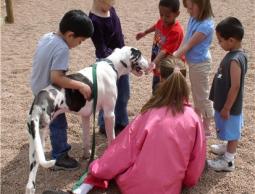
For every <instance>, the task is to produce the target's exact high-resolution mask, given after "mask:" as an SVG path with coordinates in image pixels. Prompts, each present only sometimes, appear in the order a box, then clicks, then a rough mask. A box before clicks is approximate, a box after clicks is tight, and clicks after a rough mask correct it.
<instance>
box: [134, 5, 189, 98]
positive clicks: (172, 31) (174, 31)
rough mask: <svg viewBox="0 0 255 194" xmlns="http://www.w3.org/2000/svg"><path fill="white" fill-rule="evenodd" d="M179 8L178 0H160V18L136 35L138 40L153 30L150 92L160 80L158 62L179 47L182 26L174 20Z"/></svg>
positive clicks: (153, 90) (181, 37)
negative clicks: (152, 68) (152, 67)
mask: <svg viewBox="0 0 255 194" xmlns="http://www.w3.org/2000/svg"><path fill="white" fill-rule="evenodd" d="M179 8H180V2H179V0H160V1H159V14H160V19H159V20H158V21H157V23H156V24H154V25H153V26H152V27H150V28H148V29H147V30H145V31H144V32H139V33H138V34H137V35H136V39H137V40H139V39H141V38H142V37H144V36H146V35H147V34H149V33H151V32H155V35H154V40H153V45H152V53H151V65H152V66H154V70H153V80H152V93H154V92H155V89H156V86H157V84H158V83H159V81H160V78H159V76H160V73H159V68H158V65H159V62H160V61H161V59H163V58H164V57H165V56H167V55H169V54H171V55H172V54H173V52H174V51H176V50H177V49H178V48H179V46H180V44H181V42H182V40H183V37H184V31H183V28H182V26H181V25H180V23H179V22H178V21H177V20H176V18H177V17H178V16H179V14H180V11H179ZM183 60H184V58H183Z"/></svg>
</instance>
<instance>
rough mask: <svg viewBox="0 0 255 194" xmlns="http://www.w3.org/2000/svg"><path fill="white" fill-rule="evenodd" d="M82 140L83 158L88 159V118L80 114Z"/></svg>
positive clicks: (89, 151)
mask: <svg viewBox="0 0 255 194" xmlns="http://www.w3.org/2000/svg"><path fill="white" fill-rule="evenodd" d="M81 118H82V142H83V158H84V159H88V158H89V157H90V153H91V150H90V135H89V129H90V119H89V117H87V116H82V117H81Z"/></svg>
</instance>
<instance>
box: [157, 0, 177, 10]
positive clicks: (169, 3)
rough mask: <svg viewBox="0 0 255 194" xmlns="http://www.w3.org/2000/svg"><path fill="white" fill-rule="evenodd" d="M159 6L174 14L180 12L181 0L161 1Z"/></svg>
mask: <svg viewBox="0 0 255 194" xmlns="http://www.w3.org/2000/svg"><path fill="white" fill-rule="evenodd" d="M159 6H163V7H167V8H168V9H170V10H171V11H172V12H178V11H179V9H180V1H179V0H160V1H159Z"/></svg>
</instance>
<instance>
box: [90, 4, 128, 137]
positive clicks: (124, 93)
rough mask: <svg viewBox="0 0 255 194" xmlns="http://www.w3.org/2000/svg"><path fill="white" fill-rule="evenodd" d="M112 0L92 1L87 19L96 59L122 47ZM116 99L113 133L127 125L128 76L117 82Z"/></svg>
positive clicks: (121, 38)
mask: <svg viewBox="0 0 255 194" xmlns="http://www.w3.org/2000/svg"><path fill="white" fill-rule="evenodd" d="M114 2H115V1H114V0H94V1H93V5H92V8H91V10H90V13H89V17H90V19H91V20H92V22H93V25H94V34H93V36H92V41H93V44H94V46H95V49H96V51H95V52H96V57H97V58H98V59H101V58H105V57H107V56H109V55H110V54H111V53H112V51H113V50H114V49H115V48H121V47H123V46H124V37H123V34H122V29H121V24H120V20H119V17H118V16H117V14H116V12H115V9H114V7H113V4H114ZM117 87H118V97H117V102H116V106H115V132H116V133H118V132H120V131H121V130H122V129H123V128H125V126H126V125H127V124H128V113H127V105H128V100H129V95H130V88H129V76H128V75H123V76H121V77H120V78H119V80H118V81H117ZM98 125H99V128H100V132H101V133H103V134H105V126H104V119H103V112H102V111H100V113H99V116H98Z"/></svg>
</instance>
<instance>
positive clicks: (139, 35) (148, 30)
mask: <svg viewBox="0 0 255 194" xmlns="http://www.w3.org/2000/svg"><path fill="white" fill-rule="evenodd" d="M151 32H155V25H153V26H151V27H150V28H148V29H147V30H145V31H144V32H139V33H138V34H136V37H135V38H136V40H140V39H141V38H142V37H144V36H146V35H147V34H149V33H151Z"/></svg>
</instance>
